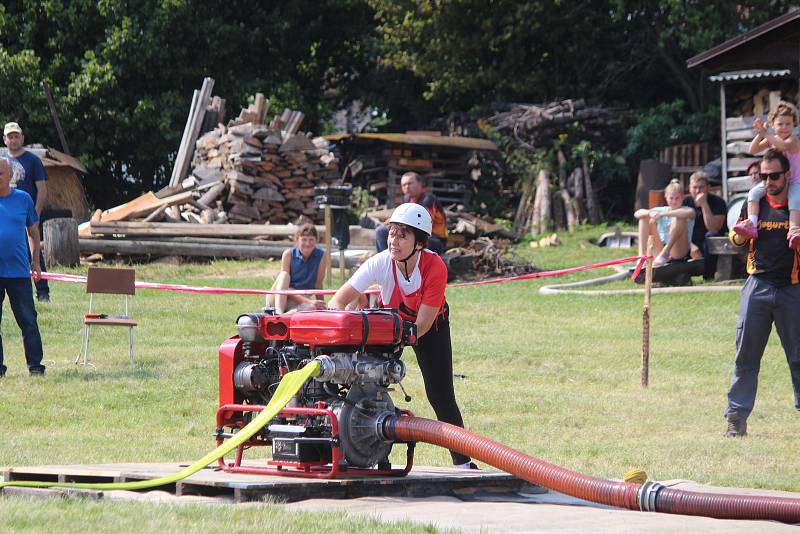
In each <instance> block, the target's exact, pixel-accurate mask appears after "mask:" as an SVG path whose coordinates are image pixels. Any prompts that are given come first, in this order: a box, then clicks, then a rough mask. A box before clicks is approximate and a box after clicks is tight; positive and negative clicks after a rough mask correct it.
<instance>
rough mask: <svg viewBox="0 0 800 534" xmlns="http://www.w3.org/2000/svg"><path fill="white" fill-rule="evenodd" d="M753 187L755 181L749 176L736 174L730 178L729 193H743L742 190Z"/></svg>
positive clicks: (748, 189)
mask: <svg viewBox="0 0 800 534" xmlns="http://www.w3.org/2000/svg"><path fill="white" fill-rule="evenodd" d="M751 187H753V182H752V181H751V180H750V177H749V176H734V177H732V178H728V193H741V192H742V191H750V188H751Z"/></svg>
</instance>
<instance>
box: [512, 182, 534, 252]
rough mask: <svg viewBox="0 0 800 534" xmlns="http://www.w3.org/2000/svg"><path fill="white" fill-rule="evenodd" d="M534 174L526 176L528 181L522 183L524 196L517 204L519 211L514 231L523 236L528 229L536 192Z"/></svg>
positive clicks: (515, 218)
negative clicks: (531, 206) (530, 211)
mask: <svg viewBox="0 0 800 534" xmlns="http://www.w3.org/2000/svg"><path fill="white" fill-rule="evenodd" d="M532 182H533V177H532V174H531V175H529V176H528V177H527V178H526V182H525V183H523V184H522V196H521V197H520V199H519V205H518V206H517V213H516V215H515V216H514V233H515V234H516V235H517V236H518V237H521V236H523V235H525V233H526V232H527V231H528V227H527V222H528V214H529V208H530V206H529V205H530V203H531V200H532V199H533V194H534V191H535V189H534V185H533V183H532Z"/></svg>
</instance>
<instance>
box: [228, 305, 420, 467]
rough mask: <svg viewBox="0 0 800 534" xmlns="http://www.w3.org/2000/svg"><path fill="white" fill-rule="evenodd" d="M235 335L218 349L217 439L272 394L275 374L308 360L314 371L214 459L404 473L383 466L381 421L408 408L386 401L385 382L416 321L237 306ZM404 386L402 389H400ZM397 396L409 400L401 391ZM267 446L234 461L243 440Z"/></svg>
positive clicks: (395, 380) (400, 367)
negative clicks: (258, 455) (231, 455)
mask: <svg viewBox="0 0 800 534" xmlns="http://www.w3.org/2000/svg"><path fill="white" fill-rule="evenodd" d="M237 329H238V331H239V335H238V336H234V337H231V338H230V339H228V340H226V341H225V342H224V343H223V344H222V346H221V347H220V350H219V404H220V407H219V410H218V411H217V431H216V438H217V445H220V444H222V443H223V441H224V440H225V439H228V438H231V437H232V436H233V435H234V434H235V432H237V431H238V430H239V429H241V428H243V427H244V426H245V425H247V423H249V422H250V421H251V420H252V419H253V417H254V413H255V412H260V411H261V410H263V409H264V407H265V405H266V404H267V403H268V402H269V401H270V399H271V398H272V395H273V393H274V392H275V390H276V388H277V387H278V384H279V383H280V381H281V378H282V377H283V376H284V375H285V374H286V373H288V372H290V371H294V370H296V369H299V368H301V367H303V366H304V365H306V364H307V363H308V362H310V361H312V360H316V361H317V362H319V364H320V373H319V375H318V376H317V377H315V379H314V380H309V381H308V382H307V383H306V384H305V385H304V386H303V388H302V389H301V390H300V391H299V393H298V394H297V395H296V396H295V397H294V398H293V399H292V401H290V403H289V404H288V405H287V406H286V407H285V408H284V409H283V410H282V411H281V412H280V413H279V414H278V416H277V417H276V418H275V419H273V420H272V421H271V422H270V423H269V424H268V425H266V426H265V427H264V428H263V429H262V430H260V431H259V432H258V433H257V434H255V435H254V436H253V437H252V438H250V440H248V441H246V442H245V443H243V444H242V445H240V446H239V447H238V448H237V449H236V451H235V459H234V461H233V462H225V460H224V459H220V460H219V466H220V467H221V468H222V469H223V470H225V471H227V472H234V473H255V474H272V475H275V474H278V475H289V476H300V477H315V478H333V477H335V476H337V475H340V474H374V475H383V476H386V475H393V476H404V475H406V474H407V473H408V472H409V471H410V469H411V465H412V463H413V456H414V443H406V444H407V446H408V449H407V455H406V457H407V459H406V466H405V468H403V469H393V468H392V467H391V464H390V463H389V453H390V451H391V449H392V445H393V444H394V443H396V442H398V441H397V440H387V439H386V437H385V433H384V432H383V431H382V428H383V424H384V422H385V421H386V420H387V419H389V418H394V417H396V416H400V415H410V414H409V412H407V411H404V410H399V409H397V408H396V407H395V406H394V403H393V402H392V398H391V397H390V396H389V392H390V391H391V389H390V386H392V385H393V384H397V385H398V386H400V388H401V389H402V385H401V384H400V381H401V380H402V379H403V377H404V376H405V373H406V367H405V364H404V363H403V362H402V361H401V360H400V356H401V354H402V352H403V347H404V346H406V345H409V344H414V343H415V342H416V325H414V324H413V323H410V322H407V321H403V320H402V319H401V318H400V316H399V315H398V313H397V312H396V311H395V310H390V309H371V310H362V311H332V310H325V311H308V312H297V313H293V314H284V315H275V314H273V313H270V310H269V309H266V310H265V313H253V314H244V315H241V316H239V318H238V319H237ZM403 393H404V394H405V390H403ZM405 398H406V401H409V400H411V399H410V397H409V396H408V395H407V394H406V395H405ZM259 446H271V447H272V459H271V460H269V461H268V462H267V465H266V466H263V467H262V466H253V465H250V466H247V465H242V457H243V454H244V450H245V449H247V448H250V447H259Z"/></svg>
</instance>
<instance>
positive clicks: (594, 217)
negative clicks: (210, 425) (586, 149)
mask: <svg viewBox="0 0 800 534" xmlns="http://www.w3.org/2000/svg"><path fill="white" fill-rule="evenodd" d="M582 160H583V184H584V189H585V190H586V211H588V212H589V222H590V223H591V224H600V219H601V217H600V206H599V205H598V203H597V195H595V192H594V187H593V186H592V178H591V176H590V175H589V158H587V157H586V155H585V154H584V155H583V156H582Z"/></svg>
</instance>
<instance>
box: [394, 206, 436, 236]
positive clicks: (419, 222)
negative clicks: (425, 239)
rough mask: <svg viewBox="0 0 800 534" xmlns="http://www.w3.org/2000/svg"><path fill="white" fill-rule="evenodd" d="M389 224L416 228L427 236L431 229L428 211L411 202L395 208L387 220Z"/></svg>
mask: <svg viewBox="0 0 800 534" xmlns="http://www.w3.org/2000/svg"><path fill="white" fill-rule="evenodd" d="M389 222H390V223H400V224H405V225H406V226H410V227H411V228H418V229H420V230H422V231H423V232H425V233H426V234H428V235H429V236H430V235H431V231H432V229H433V221H432V220H431V214H430V213H428V210H427V209H425V207H424V206H420V205H419V204H414V203H413V202H407V203H405V204H400V205H399V206H397V207H396V208H395V210H394V213H392V216H391V217H390V218H389Z"/></svg>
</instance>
